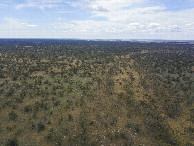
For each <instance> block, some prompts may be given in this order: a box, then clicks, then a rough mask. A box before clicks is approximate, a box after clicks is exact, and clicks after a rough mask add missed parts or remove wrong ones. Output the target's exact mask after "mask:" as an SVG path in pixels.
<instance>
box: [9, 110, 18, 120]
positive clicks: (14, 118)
mask: <svg viewBox="0 0 194 146" xmlns="http://www.w3.org/2000/svg"><path fill="white" fill-rule="evenodd" d="M17 118H18V115H17V114H16V113H14V112H13V111H12V112H11V113H9V119H10V120H12V121H16V120H17Z"/></svg>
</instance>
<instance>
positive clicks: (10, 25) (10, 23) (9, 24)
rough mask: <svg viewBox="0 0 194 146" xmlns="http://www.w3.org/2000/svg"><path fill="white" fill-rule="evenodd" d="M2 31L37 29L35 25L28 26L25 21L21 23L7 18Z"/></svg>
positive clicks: (2, 25) (1, 25)
mask: <svg viewBox="0 0 194 146" xmlns="http://www.w3.org/2000/svg"><path fill="white" fill-rule="evenodd" d="M0 27H1V28H2V29H22V28H26V27H37V25H35V24H28V23H26V22H24V21H20V20H18V19H15V18H12V17H7V18H5V21H4V23H2V24H0Z"/></svg>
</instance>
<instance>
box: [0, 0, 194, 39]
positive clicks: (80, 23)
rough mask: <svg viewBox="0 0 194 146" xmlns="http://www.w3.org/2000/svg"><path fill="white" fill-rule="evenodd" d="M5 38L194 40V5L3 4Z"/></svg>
mask: <svg viewBox="0 0 194 146" xmlns="http://www.w3.org/2000/svg"><path fill="white" fill-rule="evenodd" d="M0 38H81V39H170V40H194V0H0Z"/></svg>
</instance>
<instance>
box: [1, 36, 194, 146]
mask: <svg viewBox="0 0 194 146" xmlns="http://www.w3.org/2000/svg"><path fill="white" fill-rule="evenodd" d="M193 46H194V45H193V44H191V43H176V42H160V43H157V42H151V43H147V42H122V41H121V42H117V41H113V42H109V41H80V40H68V41H67V40H36V39H34V40H33V39H31V40H25V39H24V40H22V39H21V40H16V39H10V40H0V145H22V146H23V145H33V146H34V145H37V146H38V145H43V146H44V145H45V146H46V145H194V141H193V137H192V136H193V131H194V125H193V122H194V109H193V107H194V106H193V98H194V93H193V91H194V82H193V81H194V49H193Z"/></svg>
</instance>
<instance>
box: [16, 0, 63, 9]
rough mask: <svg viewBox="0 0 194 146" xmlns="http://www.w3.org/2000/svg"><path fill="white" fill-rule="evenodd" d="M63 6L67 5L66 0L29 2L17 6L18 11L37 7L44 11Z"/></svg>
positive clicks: (29, 0) (28, 0) (34, 0)
mask: <svg viewBox="0 0 194 146" xmlns="http://www.w3.org/2000/svg"><path fill="white" fill-rule="evenodd" d="M61 4H66V1H64V0H27V2H26V3H21V4H18V5H16V6H15V8H16V9H22V8H25V7H36V8H39V9H42V10H44V9H45V8H53V7H58V6H60V5H61Z"/></svg>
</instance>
